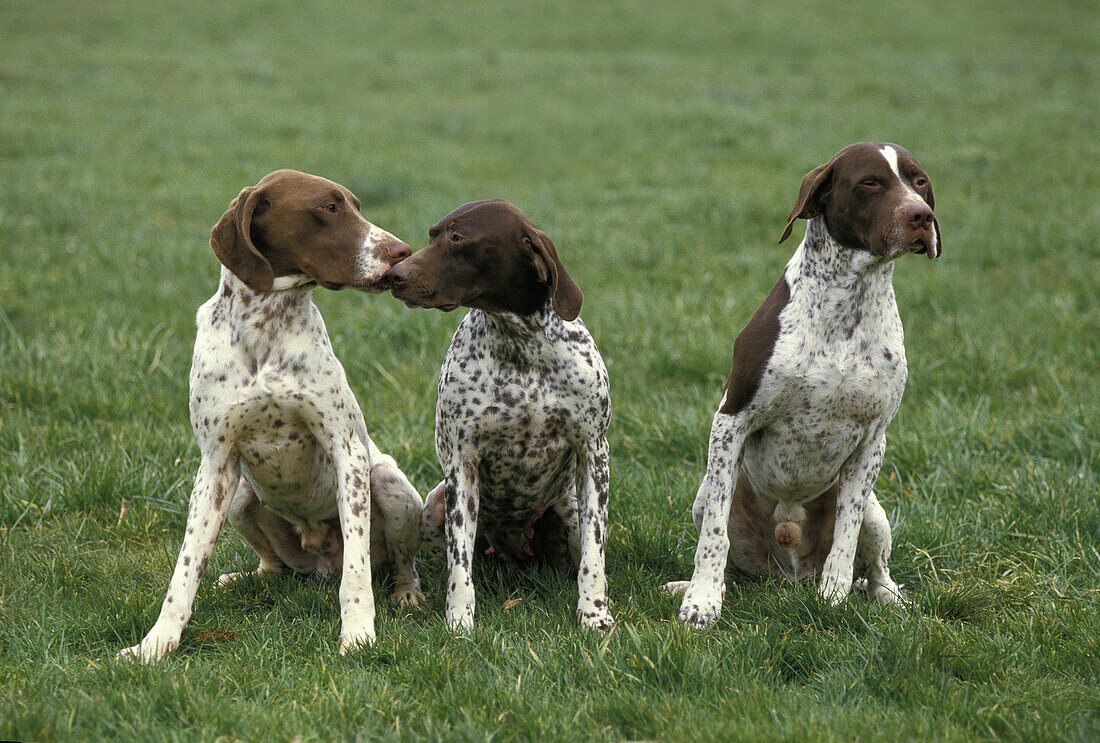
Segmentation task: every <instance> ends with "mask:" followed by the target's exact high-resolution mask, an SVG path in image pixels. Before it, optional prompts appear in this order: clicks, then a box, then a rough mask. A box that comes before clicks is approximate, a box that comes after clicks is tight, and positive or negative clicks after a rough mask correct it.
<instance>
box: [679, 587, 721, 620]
mask: <svg viewBox="0 0 1100 743" xmlns="http://www.w3.org/2000/svg"><path fill="white" fill-rule="evenodd" d="M721 613H722V594H721V593H720V592H714V591H699V590H696V591H693V590H692V589H691V586H690V584H689V585H688V587H687V590H686V591H685V592H684V601H683V603H682V604H680V614H679V618H680V621H681V622H683V623H684V624H686V625H687V626H688V627H695V628H697V629H704V628H706V627H709V626H710V625H712V624H714V621H715V620H716V619H718V615H719V614H721Z"/></svg>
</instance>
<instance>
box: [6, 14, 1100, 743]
mask: <svg viewBox="0 0 1100 743" xmlns="http://www.w3.org/2000/svg"><path fill="white" fill-rule="evenodd" d="M1098 27H1100V13H1098V11H1097V7H1096V5H1095V3H1089V2H1056V3H1046V4H1043V5H1042V6H1039V5H1034V4H1025V3H1004V2H992V1H990V2H983V1H980V0H973V1H970V0H965V1H962V2H951V3H947V2H931V3H922V4H919V5H914V4H911V3H901V2H894V1H893V0H887V1H884V2H879V3H873V4H871V3H866V4H865V3H841V2H824V3H815V4H812V5H811V4H789V5H788V4H782V3H762V2H746V3H720V2H713V3H703V2H697V3H690V4H679V3H656V2H611V3H601V4H595V7H593V4H591V3H583V2H574V1H573V0H568V1H563V2H558V3H554V4H534V3H500V2H482V3H464V4H450V3H448V4H426V3H411V2H395V3H385V4H383V3H372V4H364V3H351V2H348V3H344V2H332V3H325V4H310V3H297V2H291V3H261V2H243V3H223V4H216V5H214V4H210V5H208V4H205V3H199V4H172V5H170V6H169V5H166V4H154V3H137V2H115V3H98V4H92V3H47V4H43V3H30V2H23V1H20V0H10V1H9V2H5V3H3V4H0V99H2V101H3V105H2V106H0V133H2V136H0V163H2V170H0V738H14V739H21V740H97V739H107V740H110V739H130V740H211V739H214V738H216V737H218V736H224V737H223V738H222V739H226V740H237V739H240V740H291V739H295V738H300V739H302V740H304V741H311V740H329V739H364V740H367V739H391V738H392V739H406V740H420V739H435V740H471V741H473V740H490V739H491V740H494V741H511V740H605V741H611V740H624V739H625V740H629V739H650V740H661V741H695V740H790V741H815V742H816V741H852V740H863V741H870V740H915V741H954V740H958V741H973V740H982V739H991V740H1016V741H1044V740H1079V741H1091V740H1097V739H1100V552H1098V545H1100V506H1098V501H1100V498H1098V495H1100V453H1098V452H1100V447H1098V442H1100V434H1098V427H1100V424H1098V421H1100V402H1098V399H1100V395H1098V394H1097V377H1098V375H1100V282H1098V278H1097V277H1098V276H1100V246H1098V235H1100V211H1098V208H1097V195H1098V193H1100V157H1098V155H1100V153H1098V145H1097V142H1098V141H1100V127H1098V120H1097V113H1096V112H1097V111H1098V110H1100V95H1098V90H1100V85H1098V84H1097V83H1098V80H1100V75H1098V74H1097V73H1098V69H1097V67H1098V64H1097V60H1098V58H1100V57H1098V52H1100V44H1098V43H1097V34H1096V30H1097V28H1098ZM867 139H870V140H885V141H894V142H898V143H900V144H902V145H904V146H906V147H908V148H909V149H910V150H911V151H912V152H913V153H914V154H915V155H916V156H917V158H918V159H919V160H920V162H921V163H922V165H923V166H924V167H925V168H926V170H927V171H928V172H929V173H930V174H931V177H932V180H933V183H934V185H935V188H936V205H937V216H938V218H939V222H940V224H941V226H942V229H943V234H944V247H945V252H944V256H943V257H942V259H941V260H939V261H936V262H935V263H930V262H928V261H926V260H924V259H923V258H911V259H906V260H903V261H901V262H900V264H899V266H898V268H897V271H896V274H895V286H896V289H897V294H898V301H899V305H900V308H901V314H902V317H903V320H904V322H905V326H906V330H907V332H908V338H907V351H908V357H909V364H910V381H909V386H908V389H907V391H906V396H905V399H904V401H903V403H902V408H901V412H900V414H899V415H898V417H897V419H896V420H895V422H894V423H893V425H892V427H891V429H890V432H889V433H890V439H889V448H888V451H887V456H886V462H885V465H884V467H883V471H882V475H881V477H880V479H879V482H878V485H877V487H876V491H877V492H878V494H879V498H880V500H881V501H882V502H883V504H884V506H885V508H886V510H887V512H888V514H889V515H890V517H891V521H892V523H893V525H894V542H895V546H894V555H893V559H892V564H891V567H892V572H893V574H894V577H895V578H896V579H897V580H899V581H900V582H902V583H904V584H905V585H906V592H907V594H908V596H909V598H910V599H911V605H910V606H908V607H907V608H905V609H902V610H896V609H889V608H883V607H880V606H877V605H874V604H872V603H869V602H867V601H864V600H861V599H858V598H853V599H852V600H850V601H848V602H845V603H844V604H842V605H841V606H838V607H830V606H827V605H824V604H823V603H822V602H821V601H819V600H818V598H817V596H816V593H815V591H814V587H813V586H812V585H806V586H796V585H789V584H786V583H781V582H775V581H768V580H754V579H749V578H746V577H745V576H740V575H736V574H733V573H731V574H730V576H729V590H728V592H727V596H726V603H725V608H724V611H723V614H722V617H721V619H720V620H719V622H718V623H717V626H716V627H715V628H713V629H711V630H708V631H705V632H693V631H690V630H687V629H685V628H682V627H680V626H679V625H678V624H677V623H676V622H675V621H674V617H675V614H676V609H677V602H676V601H675V600H674V599H671V598H669V597H666V596H662V595H660V594H659V593H657V591H656V590H655V589H656V587H657V586H658V585H660V584H661V583H663V582H665V581H667V580H672V579H679V578H684V577H687V576H688V575H689V573H690V566H691V559H692V554H693V550H694V544H695V535H694V533H693V530H692V528H691V525H690V519H689V517H688V513H687V510H688V508H689V506H690V504H691V501H692V498H693V496H694V493H695V489H696V487H697V485H698V481H699V478H700V477H701V475H702V471H703V467H704V463H705V454H706V437H707V431H708V427H709V421H710V416H711V415H712V413H713V410H714V408H715V407H716V405H717V403H718V399H719V397H720V395H721V386H722V382H723V381H724V378H725V374H726V372H727V370H728V362H729V356H730V352H731V350H732V343H733V338H734V336H735V334H736V332H737V331H738V329H739V328H740V327H741V326H742V325H743V324H744V323H745V321H746V320H747V319H748V317H749V316H750V315H751V313H752V311H753V309H754V308H755V307H756V306H757V305H758V304H759V302H760V301H761V300H762V298H763V297H764V295H765V294H766V292H767V290H768V289H769V288H770V286H771V285H772V284H773V283H774V281H775V278H776V276H777V275H778V273H779V272H780V271H781V270H782V267H783V265H784V264H785V262H786V260H787V258H788V257H789V255H790V253H791V251H792V250H793V247H794V243H787V244H784V245H783V246H781V247H777V246H776V245H775V244H774V243H775V240H776V238H777V237H778V235H779V232H780V231H781V229H782V226H783V222H784V219H785V217H786V214H787V211H788V209H789V208H790V206H791V203H792V201H793V198H794V195H795V193H796V190H797V185H798V181H799V179H800V178H801V176H802V174H803V173H804V172H806V171H807V170H809V169H810V168H812V167H813V166H815V165H818V164H820V163H821V162H824V161H825V160H826V159H827V158H829V157H830V156H831V155H832V154H833V153H834V152H835V151H836V150H838V149H840V147H842V146H844V145H846V144H849V143H850V142H853V141H859V140H867ZM279 167H295V168H299V169H302V170H306V171H309V172H315V173H319V174H323V175H325V176H327V177H330V178H333V179H334V180H337V181H340V182H342V183H344V184H346V185H347V186H349V187H350V188H351V189H352V190H353V191H355V192H356V194H358V196H359V197H360V198H361V200H362V201H363V211H364V213H365V214H366V216H367V217H368V218H369V219H371V220H372V221H374V222H376V223H378V224H380V225H382V226H384V227H385V228H387V229H389V230H390V231H392V232H393V233H395V234H396V235H398V236H400V237H402V238H404V239H405V240H407V241H408V242H410V243H411V244H412V245H414V246H418V245H423V244H424V242H425V241H426V230H427V227H428V226H429V225H430V224H432V223H433V222H434V221H435V220H436V219H437V218H438V217H439V216H441V215H442V214H445V213H446V212H447V211H449V210H450V209H452V208H453V207H455V206H456V205H458V204H461V203H463V202H465V201H469V200H472V199H476V198H486V197H492V196H503V197H506V198H509V199H511V200H512V201H514V202H515V203H517V204H518V205H519V206H520V207H521V208H523V209H524V210H525V211H526V212H527V214H528V215H530V216H531V218H532V219H533V220H534V221H535V223H536V224H537V225H539V226H540V227H541V228H543V229H544V230H546V232H547V233H548V234H550V235H551V237H552V238H553V239H554V241H555V243H556V244H557V246H558V249H559V252H560V254H561V255H562V257H563V260H564V262H565V264H566V265H567V267H568V268H569V270H570V273H571V274H572V275H573V276H574V277H575V278H576V279H577V281H578V283H579V284H580V286H581V287H582V289H584V290H585V294H586V297H585V304H584V308H583V311H582V315H583V317H584V319H585V322H586V323H587V324H588V326H589V327H590V328H591V329H592V332H593V335H594V336H595V338H596V340H597V343H598V344H599V345H600V348H601V350H602V353H603V356H604V358H605V361H606V363H607V366H608V369H609V372H610V374H611V379H612V393H613V403H614V408H615V418H614V421H613V423H612V428H611V431H610V432H609V436H608V438H609V442H610V445H611V453H612V500H611V509H610V510H611V521H612V525H611V529H610V543H609V547H608V570H609V583H610V594H611V599H612V603H613V610H614V612H615V615H616V618H617V619H618V620H619V627H618V628H617V629H616V631H614V632H613V633H610V634H597V633H587V632H583V631H581V630H580V629H579V628H577V627H576V626H575V620H574V619H573V616H572V614H573V607H574V606H575V601H576V595H575V586H574V585H573V584H572V583H571V581H569V580H568V579H567V578H565V577H564V576H561V575H558V574H555V573H539V572H536V573H533V574H525V575H514V574H509V573H506V572H502V571H500V570H498V569H497V568H496V567H495V566H493V565H479V566H478V567H477V570H476V573H475V578H476V580H477V585H478V612H479V613H478V620H477V621H478V625H477V628H476V630H475V631H474V632H473V634H472V635H470V636H469V637H466V638H460V637H455V636H453V635H451V634H450V633H449V632H448V631H447V630H446V629H445V628H444V626H443V622H442V608H443V565H442V563H441V562H440V561H438V560H435V559H433V558H430V557H427V556H425V557H424V558H422V560H421V571H422V575H423V577H424V580H425V585H426V587H427V588H428V589H429V590H430V592H431V593H430V596H429V601H428V606H427V608H426V610H425V611H423V612H422V613H418V614H412V613H409V612H406V611H401V610H398V609H396V608H395V607H394V605H393V604H392V603H390V602H389V601H388V599H387V598H386V596H387V594H388V591H387V589H386V585H387V584H386V576H384V575H382V576H378V578H377V580H376V594H377V595H378V596H379V599H380V600H379V603H378V610H379V622H378V630H379V640H378V643H377V644H376V645H375V646H374V647H373V648H371V649H369V650H366V651H364V652H361V653H358V654H355V655H354V656H350V657H346V658H341V657H338V656H337V654H336V636H337V632H338V616H337V600H336V595H337V588H336V586H335V585H334V584H323V583H316V582H310V581H306V582H302V581H297V580H293V579H286V580H276V581H273V582H271V583H268V584H259V583H255V582H252V583H249V584H243V585H241V586H239V587H237V588H234V589H232V590H227V591H220V592H216V591H214V590H213V588H212V586H211V581H210V580H209V579H207V581H205V582H204V584H203V586H202V588H201V589H200V592H199V596H198V600H197V602H196V609H195V615H194V618H193V620H192V621H191V623H190V626H189V627H188V629H187V631H186V632H185V634H184V638H183V644H182V645H181V647H180V648H179V650H178V652H177V653H176V654H175V655H173V656H172V657H170V658H169V659H167V660H166V661H164V662H163V663H161V664H158V665H155V666H152V667H141V666H137V665H134V664H118V663H115V662H114V661H113V660H112V658H113V656H114V654H115V652H117V651H118V650H119V649H120V648H122V647H124V646H127V645H130V644H133V643H135V642H137V641H138V640H139V639H140V638H141V637H142V635H143V634H144V633H145V631H147V630H148V629H149V627H150V626H151V624H152V622H153V620H154V619H155V617H156V614H157V612H158V610H159V606H160V602H161V599H162V598H163V594H164V591H165V589H166V587H167V583H168V578H169V575H170V573H171V569H172V565H173V562H174V559H175V554H176V551H177V550H178V548H179V543H180V539H181V534H182V527H183V521H184V514H185V507H186V499H187V496H188V494H189V492H190V486H191V482H192V478H193V476H194V473H195V469H196V467H197V463H198V455H197V450H196V448H195V446H194V444H193V443H192V440H191V433H190V430H189V426H188V423H187V387H186V378H187V369H188V366H189V363H190V361H189V360H190V353H191V344H192V340H193V337H194V326H193V316H194V314H193V313H194V311H195V309H196V308H197V307H198V305H199V304H201V303H202V302H203V301H204V300H205V299H206V298H207V297H208V296H209V295H210V294H212V293H213V290H214V287H215V285H216V276H217V264H216V261H215V259H214V257H213V255H212V254H211V253H210V251H209V248H208V246H207V234H208V232H209V229H210V227H211V225H212V224H213V223H214V222H215V221H216V220H217V218H218V217H219V216H220V215H221V213H222V211H223V210H224V209H225V206H226V204H227V203H228V202H229V201H230V199H232V198H233V196H235V195H236V193H237V192H238V191H239V189H240V188H241V187H243V186H245V185H250V184H252V183H255V182H256V181H257V180H258V179H259V178H260V177H261V176H262V175H264V174H265V173H267V172H268V171H270V170H273V169H275V168H279ZM795 234H796V237H797V236H799V235H800V234H801V229H799V230H796V233H795ZM316 301H317V303H318V305H319V306H320V307H321V309H322V312H323V313H324V315H325V318H326V322H327V324H328V327H329V331H330V334H331V336H332V340H333V345H334V347H335V349H336V352H337V354H338V355H339V356H340V358H341V360H342V361H343V363H344V365H345V367H346V368H347V370H348V372H349V376H350V377H351V381H352V386H353V388H354V390H355V392H356V394H357V396H358V398H359V401H360V403H361V405H362V407H363V410H364V413H365V415H366V418H367V422H368V426H369V427H370V428H371V431H372V434H373V435H374V437H375V438H376V440H377V441H378V442H379V444H380V445H381V446H382V447H383V448H384V449H386V450H387V451H389V452H391V453H392V454H394V456H396V457H397V459H398V461H399V462H400V463H401V465H402V466H403V467H404V468H405V470H406V472H408V474H409V476H410V477H411V479H412V481H413V482H414V484H416V486H417V487H418V488H420V489H421V491H422V492H426V491H427V490H428V489H429V488H430V487H431V486H432V485H434V484H435V482H437V480H438V478H439V477H440V472H439V466H438V464H437V462H436V460H435V454H434V450H433V446H432V417H433V408H434V395H435V375H436V373H437V371H438V365H439V362H440V361H441V359H442V356H443V353H444V350H445V348H446V344H447V342H448V339H449V337H450V335H451V333H452V332H453V330H454V327H455V325H456V323H457V321H458V315H457V314H453V313H452V314H443V313H438V312H426V311H411V310H408V309H406V308H405V307H404V306H403V305H401V304H400V303H399V302H397V301H395V300H394V299H393V298H392V297H388V296H369V297H364V296H361V295H357V294H352V293H350V292H343V293H340V294H330V293H324V292H322V291H318V292H317V293H316ZM253 562H254V558H253V556H252V553H251V551H250V550H249V549H248V548H247V547H246V545H245V544H244V543H243V541H242V540H241V539H240V538H239V537H238V536H237V535H236V534H235V533H233V532H232V530H227V531H226V532H225V533H224V534H223V536H222V539H221V541H220V543H219V547H218V550H217V552H216V554H215V556H214V559H213V565H212V567H211V569H210V571H209V572H210V573H212V574H213V575H217V574H218V573H221V572H227V571H231V570H237V569H241V568H242V567H244V568H248V567H251V566H252V564H253ZM517 598H518V599H521V602H520V603H519V604H518V605H516V606H514V607H513V608H510V609H508V610H505V609H504V608H503V607H504V604H505V602H506V601H509V600H511V599H517ZM227 632H228V633H230V634H227Z"/></svg>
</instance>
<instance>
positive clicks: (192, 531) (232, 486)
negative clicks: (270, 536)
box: [118, 450, 240, 663]
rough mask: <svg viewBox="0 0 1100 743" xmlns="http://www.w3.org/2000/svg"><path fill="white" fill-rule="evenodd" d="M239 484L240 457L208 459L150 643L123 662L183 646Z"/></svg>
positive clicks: (222, 454) (211, 455)
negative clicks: (208, 566)
mask: <svg viewBox="0 0 1100 743" xmlns="http://www.w3.org/2000/svg"><path fill="white" fill-rule="evenodd" d="M239 478H240V464H239V463H238V461H237V457H236V454H235V453H234V454H232V455H231V454H230V452H229V451H224V450H223V451H217V452H204V453H203V455H202V461H201V462H200V463H199V471H198V474H197V475H196V476H195V487H194V489H193V490H192V491H191V501H190V504H189V505H188V509H187V531H186V532H185V533H184V537H183V546H182V547H180V553H179V557H178V558H176V567H175V570H173V571H172V580H171V582H170V583H169V585H168V594H167V595H166V596H165V597H164V603H163V604H162V605H161V608H160V616H158V617H157V621H156V623H155V624H154V625H153V628H152V629H151V630H149V634H147V635H146V636H145V639H143V640H142V641H141V643H140V644H138V645H134V646H133V647H129V648H126V649H125V650H123V651H121V652H120V653H119V654H118V657H119V658H131V657H133V658H138V659H140V660H142V661H144V662H146V663H149V662H152V661H155V660H159V659H160V658H163V657H164V656H165V655H166V654H168V653H170V652H172V651H173V650H174V649H175V648H176V646H177V645H179V641H180V636H181V635H182V634H183V628H184V627H186V626H187V620H189V619H190V618H191V609H192V607H193V606H194V603H195V594H196V593H198V590H199V582H200V581H201V580H202V574H203V572H204V571H205V570H206V564H207V563H208V562H209V561H210V556H211V555H213V554H214V544H215V542H217V540H218V535H219V534H221V530H222V525H223V524H224V523H225V515H226V513H227V512H228V511H229V503H230V502H231V501H232V500H233V495H234V493H235V492H236V489H237V482H238V480H239Z"/></svg>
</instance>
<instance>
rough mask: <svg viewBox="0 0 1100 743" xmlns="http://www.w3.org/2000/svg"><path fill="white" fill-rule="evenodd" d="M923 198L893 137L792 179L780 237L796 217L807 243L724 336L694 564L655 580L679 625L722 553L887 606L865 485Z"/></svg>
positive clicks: (750, 568)
mask: <svg viewBox="0 0 1100 743" xmlns="http://www.w3.org/2000/svg"><path fill="white" fill-rule="evenodd" d="M933 205H934V200H933V197H932V187H931V183H930V182H929V180H928V177H927V175H926V174H925V173H924V171H923V170H922V169H921V168H920V166H919V165H918V164H917V162H916V160H915V159H914V158H913V156H912V155H911V154H909V153H908V152H907V151H905V150H904V149H902V148H900V147H897V146H896V145H883V144H871V143H863V144H858V145H852V146H851V147H847V148H845V149H844V150H842V151H841V152H840V153H838V155H837V156H836V157H834V158H833V159H832V160H831V161H830V162H829V163H826V164H825V165H822V166H821V167H819V168H816V169H814V170H813V171H811V172H810V173H808V174H807V175H806V177H805V178H804V179H803V183H802V187H801V189H800V193H799V199H798V203H797V204H796V206H795V208H794V210H792V212H791V215H790V219H789V222H788V226H787V230H785V231H784V234H783V238H786V236H787V234H789V231H790V223H791V222H793V221H794V220H795V219H797V218H800V217H801V218H804V219H808V220H809V224H808V226H807V229H806V237H805V239H804V240H803V241H802V243H801V244H800V245H799V247H798V249H797V250H796V251H795V254H794V256H793V257H792V258H791V260H790V262H789V263H788V264H787V267H786V270H785V271H784V273H783V276H782V277H781V278H780V280H779V282H778V283H777V284H776V286H775V288H774V289H773V290H772V293H771V294H770V295H769V297H768V300H767V301H766V302H765V303H764V305H763V306H761V308H760V310H758V311H757V313H756V314H755V315H754V316H753V318H752V320H751V321H750V322H749V324H748V325H747V326H746V327H745V329H744V330H743V331H742V332H741V334H739V335H738V338H737V342H736V343H735V344H734V360H733V368H732V370H731V372H730V377H729V380H728V381H727V385H726V391H725V394H724V395H723V398H722V403H721V404H720V406H719V410H718V412H717V413H716V414H715V416H714V421H713V424H712V428H711V435H710V447H709V454H708V460H707V471H706V475H705V477H704V479H703V482H702V484H701V485H700V487H699V491H698V494H697V496H696V498H695V504H694V506H693V508H692V514H693V519H694V522H695V526H696V528H697V529H698V530H699V543H698V547H697V549H696V552H695V570H694V573H693V575H692V577H691V580H690V581H682V582H675V583H670V584H667V586H666V588H667V589H668V590H669V591H671V592H673V593H683V602H682V605H681V608H680V613H679V616H680V619H681V620H682V621H683V622H685V623H687V624H689V625H691V626H696V627H704V626H707V625H709V624H711V623H712V622H713V621H714V620H715V619H717V617H718V615H719V613H720V612H721V608H722V599H723V596H724V594H725V568H726V563H727V559H728V560H730V561H732V562H733V563H734V564H735V565H736V566H737V567H738V568H740V569H742V570H745V571H746V572H749V573H754V574H772V575H783V576H786V577H790V578H793V579H801V578H804V577H809V576H812V575H815V574H817V573H820V574H821V581H820V585H819V590H820V593H821V594H822V596H824V597H825V598H827V599H828V600H829V601H831V602H837V601H840V600H841V599H843V598H844V597H845V596H846V595H847V594H848V592H849V590H850V589H851V588H852V586H853V582H854V578H855V577H856V575H857V574H862V575H864V576H865V580H863V581H862V582H861V584H860V587H861V588H863V589H864V590H866V591H867V592H868V593H870V594H871V595H873V596H875V597H876V598H878V599H879V600H880V601H882V602H884V603H892V602H896V601H899V600H900V597H901V594H900V591H899V589H898V586H897V584H896V583H895V582H894V581H893V580H892V579H891V578H890V572H889V568H888V567H887V560H888V558H889V556H890V549H891V545H890V542H891V535H890V524H889V522H888V521H887V518H886V513H885V511H884V510H883V509H882V506H881V505H880V504H879V502H878V499H877V498H876V497H875V494H874V492H873V489H872V488H873V486H874V483H875V480H876V479H877V477H878V473H879V468H880V467H881V465H882V460H883V454H884V452H885V449H886V428H887V426H888V425H889V423H890V421H891V420H892V419H893V417H894V414H895V413H896V412H897V410H898V407H899V405H900V403H901V398H902V392H903V391H904V388H905V381H906V376H907V367H906V360H905V346H904V338H903V332H902V325H901V319H900V317H899V316H898V309H897V303H896V301H895V299H894V289H893V284H892V278H893V271H894V259H896V258H898V257H899V256H902V255H905V254H906V253H926V254H927V255H928V257H929V258H935V257H937V256H938V255H939V254H940V252H941V243H940V236H939V225H938V223H937V222H936V220H935V217H934V214H933V211H932V208H933ZM781 241H782V239H781ZM834 499H835V505H834Z"/></svg>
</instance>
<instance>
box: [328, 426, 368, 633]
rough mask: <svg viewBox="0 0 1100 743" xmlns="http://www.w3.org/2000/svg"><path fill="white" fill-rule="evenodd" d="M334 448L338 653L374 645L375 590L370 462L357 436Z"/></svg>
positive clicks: (343, 441) (343, 439) (346, 439)
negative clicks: (339, 550) (339, 558)
mask: <svg viewBox="0 0 1100 743" xmlns="http://www.w3.org/2000/svg"><path fill="white" fill-rule="evenodd" d="M338 440H339V441H341V442H342V443H339V444H337V445H336V446H334V447H333V461H334V463H335V465H336V483H337V496H336V501H337V507H338V509H339V514H340V531H341V533H342V534H343V537H344V556H343V559H344V565H343V575H342V576H341V579H340V654H341V655H344V654H345V653H347V652H349V651H351V650H357V649H358V648H360V647H362V646H363V645H373V644H374V640H375V633H374V590H373V588H372V587H371V556H370V510H371V493H370V462H369V460H368V458H367V449H366V447H365V446H363V442H362V441H361V440H360V439H359V438H358V437H356V436H351V435H349V436H347V437H346V438H340V439H338Z"/></svg>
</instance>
